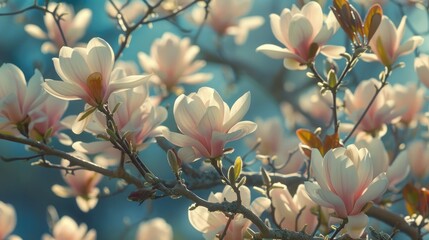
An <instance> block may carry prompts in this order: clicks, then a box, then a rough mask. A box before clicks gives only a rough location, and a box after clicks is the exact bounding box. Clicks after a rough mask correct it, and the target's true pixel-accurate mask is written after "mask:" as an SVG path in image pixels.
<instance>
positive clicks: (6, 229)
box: [0, 201, 16, 238]
mask: <svg viewBox="0 0 429 240" xmlns="http://www.w3.org/2000/svg"><path fill="white" fill-rule="evenodd" d="M15 226H16V213H15V209H14V208H13V206H12V205H10V204H6V203H4V202H1V201H0V238H6V237H7V236H8V235H9V234H10V233H11V232H12V231H13V229H15Z"/></svg>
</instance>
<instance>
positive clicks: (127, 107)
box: [73, 84, 167, 163]
mask: <svg viewBox="0 0 429 240" xmlns="http://www.w3.org/2000/svg"><path fill="white" fill-rule="evenodd" d="M117 105H119V107H118V108H117V110H116V112H115V113H114V114H113V119H114V120H115V123H116V127H117V129H118V131H119V133H120V134H121V135H124V136H125V138H126V139H127V141H128V142H129V143H130V145H131V146H132V147H133V149H132V150H133V151H135V152H137V151H141V150H143V149H144V148H146V147H147V146H148V145H149V143H150V141H149V140H150V139H152V138H153V137H155V136H158V135H161V132H162V131H163V130H166V129H167V128H166V127H164V126H160V124H161V123H162V122H164V121H165V119H167V110H166V109H165V108H164V107H161V106H156V105H154V104H153V103H152V101H151V99H150V97H149V89H148V86H147V84H144V85H143V86H140V87H136V88H134V89H130V90H127V91H123V92H119V93H114V94H112V95H111V97H110V99H109V103H108V106H109V108H110V109H113V108H115V106H117ZM105 122H106V117H105V116H104V115H103V114H102V113H100V112H97V113H95V116H94V118H93V119H92V121H91V122H90V123H89V124H88V127H87V129H86V131H87V132H89V133H91V134H93V135H94V136H97V135H106V124H105ZM106 137H108V136H106ZM73 148H74V149H75V150H76V151H79V152H83V153H85V154H97V153H102V154H103V155H104V156H106V157H108V158H109V159H110V158H113V159H116V161H114V163H117V160H118V159H120V153H121V152H120V151H118V150H117V149H115V148H113V146H112V144H111V143H110V142H109V141H102V142H91V143H83V142H75V143H74V144H73Z"/></svg>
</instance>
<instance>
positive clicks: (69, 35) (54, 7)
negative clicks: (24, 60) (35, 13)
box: [25, 2, 92, 54]
mask: <svg viewBox="0 0 429 240" xmlns="http://www.w3.org/2000/svg"><path fill="white" fill-rule="evenodd" d="M48 10H49V11H51V12H53V11H55V12H56V14H57V15H58V16H61V20H60V26H61V29H62V31H63V33H64V37H65V39H66V41H67V45H68V46H70V47H75V46H78V45H82V44H79V43H78V42H77V41H79V39H81V38H82V37H83V36H84V35H85V31H86V29H87V28H88V25H89V22H90V21H91V17H92V12H91V10H90V9H87V8H85V9H82V10H80V11H79V12H78V13H77V14H76V15H75V14H74V10H73V6H71V5H68V4H65V3H56V2H49V4H48ZM44 21H45V26H46V29H47V30H48V33H45V32H44V31H43V30H42V29H41V28H40V27H39V26H37V25H34V24H27V25H26V26H25V31H26V32H27V33H28V34H30V35H31V36H32V37H34V38H37V39H43V40H45V39H49V40H50V41H48V42H45V43H43V45H42V52H43V53H52V54H57V53H58V50H59V49H60V48H61V47H62V46H64V45H65V44H64V40H63V37H62V35H61V32H60V29H59V28H58V26H57V24H56V22H55V19H54V17H53V16H52V14H45V16H44Z"/></svg>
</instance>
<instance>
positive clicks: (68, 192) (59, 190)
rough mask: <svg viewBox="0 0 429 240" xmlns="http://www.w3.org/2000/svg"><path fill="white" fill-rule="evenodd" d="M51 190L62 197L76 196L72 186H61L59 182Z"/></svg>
mask: <svg viewBox="0 0 429 240" xmlns="http://www.w3.org/2000/svg"><path fill="white" fill-rule="evenodd" d="M51 190H52V192H53V193H54V194H55V195H57V196H58V197H61V198H69V197H74V196H75V193H74V191H73V190H72V189H71V188H69V187H64V186H61V185H58V184H54V185H53V186H52V187H51Z"/></svg>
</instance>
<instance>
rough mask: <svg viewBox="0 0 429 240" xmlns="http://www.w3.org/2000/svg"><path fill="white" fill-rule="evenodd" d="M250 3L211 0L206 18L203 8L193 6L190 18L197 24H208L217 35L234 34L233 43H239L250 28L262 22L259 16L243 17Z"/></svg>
mask: <svg viewBox="0 0 429 240" xmlns="http://www.w3.org/2000/svg"><path fill="white" fill-rule="evenodd" d="M252 3H253V1H252V0H234V1H231V0H212V1H211V2H210V11H209V14H208V16H207V19H206V10H205V9H204V8H195V9H193V11H192V15H191V20H192V21H193V22H194V23H195V24H198V25H200V24H207V25H209V26H210V27H211V28H212V29H213V30H214V31H215V32H216V33H217V34H218V35H219V36H224V35H231V36H234V38H235V43H236V44H237V45H241V44H243V43H244V42H245V41H246V39H247V36H248V35H249V31H250V30H253V29H256V28H258V27H260V26H261V25H262V24H263V23H264V18H263V17H260V16H251V17H243V16H244V15H246V14H247V13H248V12H249V11H250V9H251V8H252Z"/></svg>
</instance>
